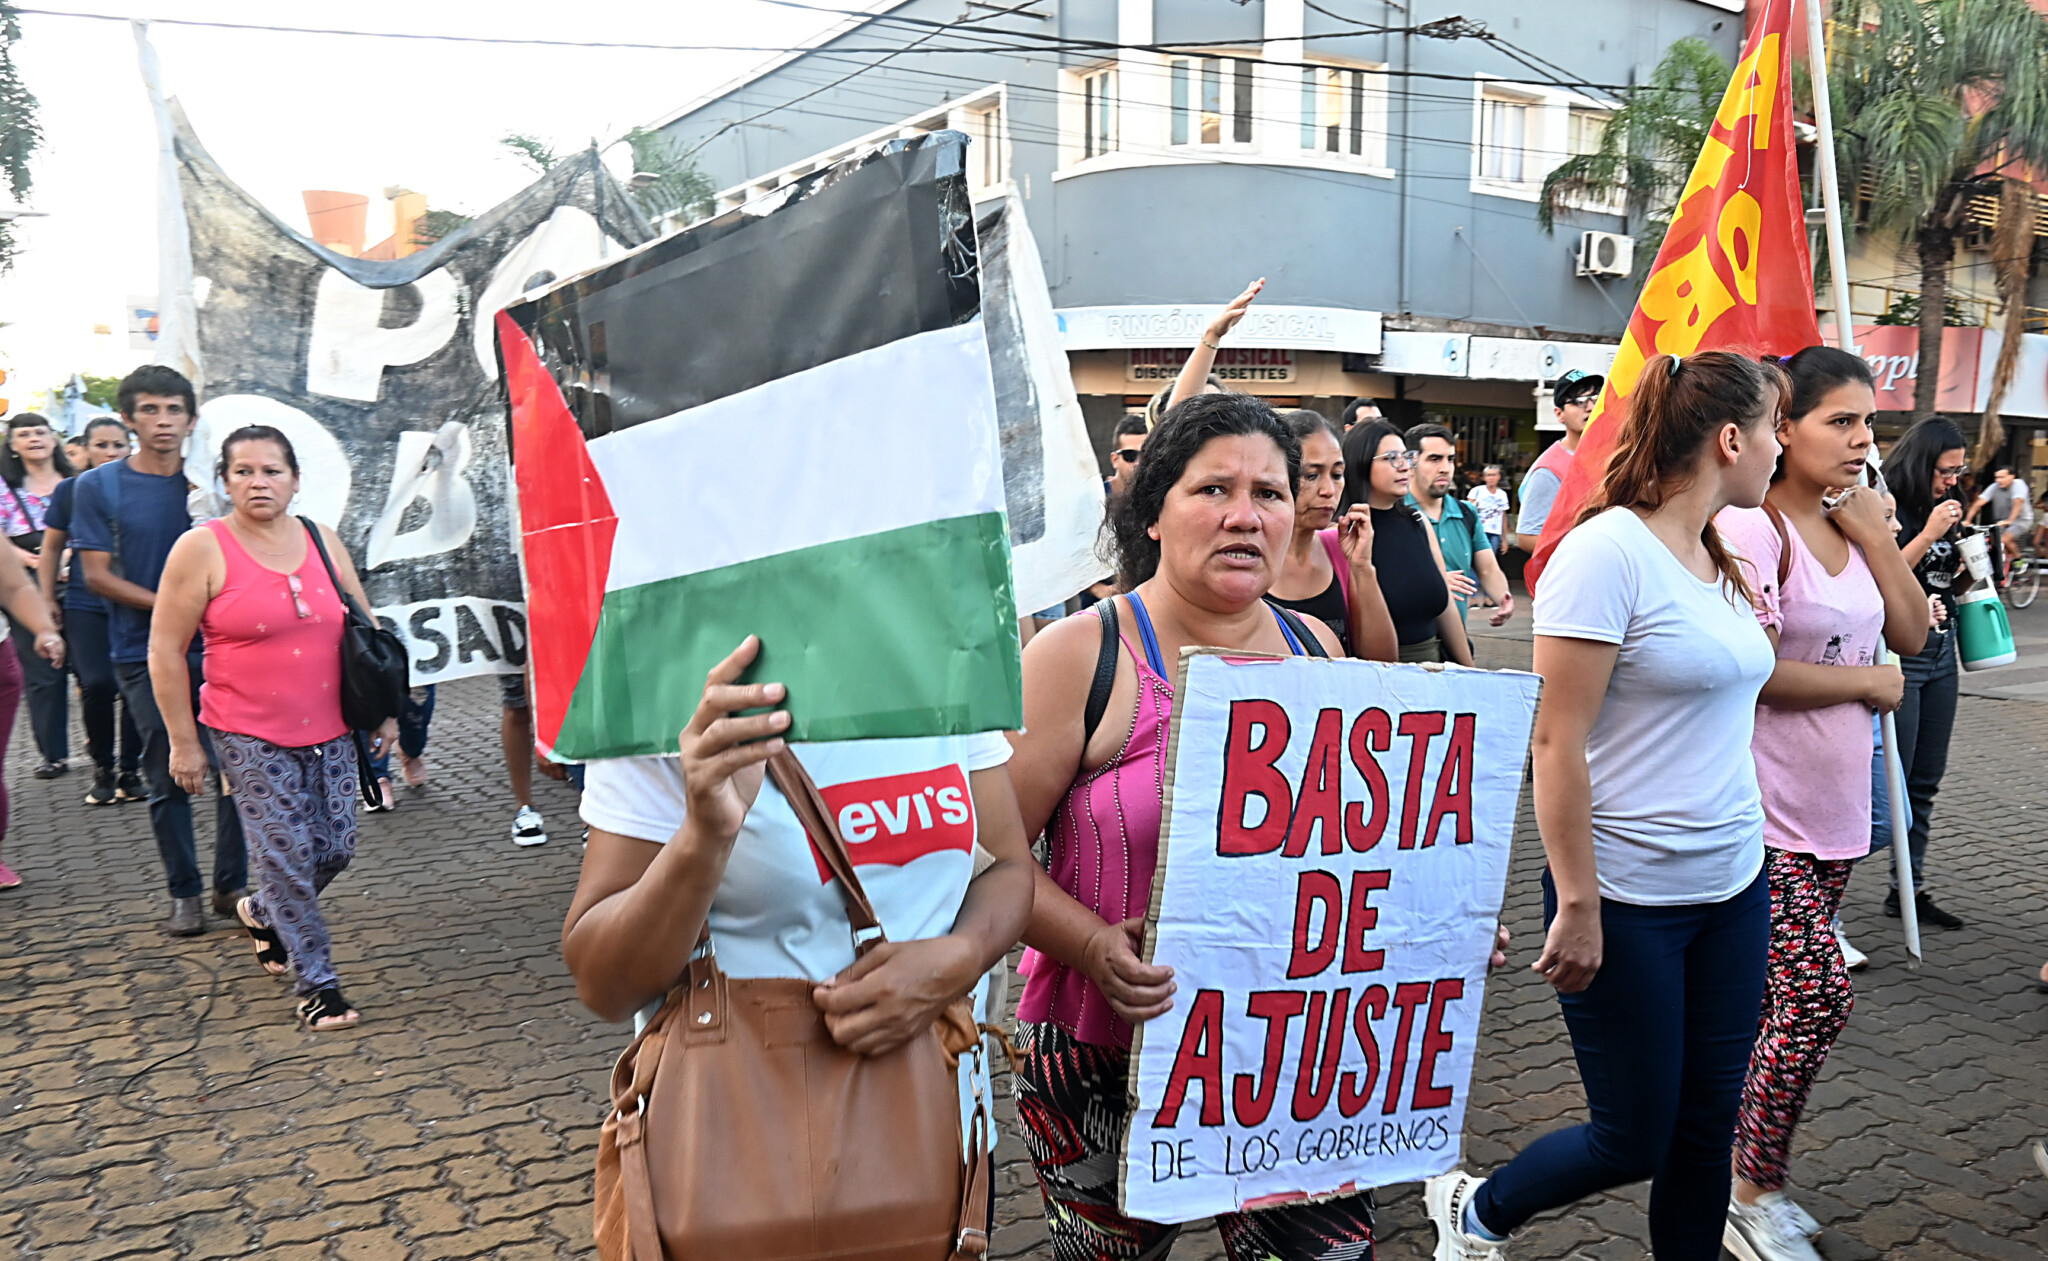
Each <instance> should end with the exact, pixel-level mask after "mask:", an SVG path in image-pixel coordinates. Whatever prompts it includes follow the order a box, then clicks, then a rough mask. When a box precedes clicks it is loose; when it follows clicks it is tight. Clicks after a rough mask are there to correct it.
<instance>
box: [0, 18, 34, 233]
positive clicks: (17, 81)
mask: <svg viewBox="0 0 2048 1261" xmlns="http://www.w3.org/2000/svg"><path fill="white" fill-rule="evenodd" d="M20 39H21V20H20V18H19V17H18V16H16V13H15V8H14V5H13V4H12V3H10V2H9V0H0V175H4V176H5V177H6V179H7V187H8V190H9V191H10V192H12V193H13V195H14V200H15V201H17V202H19V201H23V200H25V199H26V198H27V197H28V191H29V185H30V182H31V180H32V176H31V174H30V171H29V159H30V158H32V157H34V156H35V151H36V150H37V149H38V148H40V147H41V146H42V143H43V128H42V124H41V123H40V122H39V121H37V118H36V113H37V108H38V107H37V105H36V98H35V96H34V95H33V94H32V93H31V92H30V91H29V90H28V88H27V86H26V85H25V84H23V83H22V81H21V72H20V70H19V68H17V67H16V66H15V64H14V45H15V44H16V43H17V42H19V41H20ZM16 248H17V247H16V243H15V240H14V232H13V230H12V225H10V224H7V223H4V222H0V271H6V270H8V269H9V268H11V267H13V266H14V253H15V249H16Z"/></svg>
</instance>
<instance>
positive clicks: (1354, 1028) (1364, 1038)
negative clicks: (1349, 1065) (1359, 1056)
mask: <svg viewBox="0 0 2048 1261" xmlns="http://www.w3.org/2000/svg"><path fill="white" fill-rule="evenodd" d="M1386 1014H1387V987H1386V986H1384V985H1368V986H1366V987H1365V992H1364V993H1362V994H1360V995H1359V996H1358V1006H1357V1007H1355V1008H1353V1009H1352V1012H1351V1032H1352V1033H1353V1034H1354V1035H1355V1036H1356V1037H1357V1039H1358V1049H1359V1050H1360V1051H1362V1052H1364V1053H1365V1080H1364V1081H1360V1080H1359V1079H1358V1074H1357V1073H1350V1072H1347V1073H1345V1074H1344V1075H1343V1076H1342V1077H1341V1078H1339V1079H1338V1081H1337V1111H1338V1112H1339V1113H1341V1114H1343V1115H1344V1116H1347V1117H1355V1116H1357V1115H1358V1114H1359V1113H1361V1112H1363V1111H1365V1105H1366V1104H1368V1103H1371V1102H1372V1088H1373V1084H1374V1083H1375V1082H1377V1081H1379V1079H1380V1043H1379V1039H1378V1038H1375V1037H1374V1036H1373V1033H1372V1022H1373V1021H1375V1020H1380V1019H1383V1018H1385V1016H1386Z"/></svg>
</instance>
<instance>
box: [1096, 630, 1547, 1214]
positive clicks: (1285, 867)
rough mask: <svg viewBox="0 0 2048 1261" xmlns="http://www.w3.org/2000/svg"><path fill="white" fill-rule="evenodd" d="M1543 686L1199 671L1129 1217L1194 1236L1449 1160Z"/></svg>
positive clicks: (1180, 775) (1247, 662)
mask: <svg viewBox="0 0 2048 1261" xmlns="http://www.w3.org/2000/svg"><path fill="white" fill-rule="evenodd" d="M1540 687H1541V680H1539V679H1538V678H1537V677H1536V676H1535V675H1533V674H1522V673H1515V672H1508V671H1499V672H1495V671H1480V670H1458V669H1451V670H1437V669H1432V668H1427V667H1423V666H1411V665H1386V664H1382V663H1379V662H1371V661H1354V660H1341V661H1325V660H1321V659H1317V658H1310V657H1292V658H1286V659H1281V660H1273V659H1264V658H1250V659H1247V658H1244V657H1237V656H1230V657H1226V656H1223V655H1220V654H1218V653H1215V652H1213V651H1209V650H1202V651H1191V652H1189V653H1187V654H1185V655H1184V656H1183V658H1182V668H1181V680H1180V687H1179V691H1178V693H1177V695H1176V699H1175V705H1174V718H1173V747H1172V749H1171V750H1170V751H1169V754H1168V764H1169V766H1170V768H1171V779H1170V781H1169V786H1168V790H1167V811H1168V815H1167V821H1166V824H1165V827H1164V829H1163V830H1162V832H1161V836H1160V845H1159V864H1158V867H1157V869H1156V872H1155V875H1154V877H1153V886H1152V907H1151V912H1150V914H1149V916H1148V919H1147V931H1146V944H1147V953H1148V956H1149V958H1150V961H1151V962H1153V963H1158V964H1165V965H1168V966H1170V967H1172V968H1173V969H1174V970H1175V979H1176V981H1177V983H1178V985H1179V992H1178V993H1177V994H1176V995H1175V998H1174V1006H1173V1009H1172V1010H1171V1011H1169V1012H1167V1013H1166V1014H1165V1015H1163V1016H1161V1017H1159V1018H1157V1019H1155V1020H1151V1021H1148V1022H1146V1023H1145V1024H1143V1025H1140V1026H1139V1027H1138V1030H1137V1035H1136V1039H1135V1041H1134V1043H1133V1047H1132V1058H1133V1065H1132V1071H1131V1088H1132V1091H1133V1095H1134V1100H1133V1102H1134V1104H1135V1107H1134V1109H1133V1111H1132V1114H1131V1123H1130V1128H1129V1131H1128V1133H1127V1134H1126V1137H1125V1143H1124V1153H1123V1168H1122V1170H1121V1171H1120V1178H1119V1200H1120V1206H1121V1208H1122V1209H1123V1211H1124V1212H1125V1213H1127V1214H1130V1215H1132V1216H1134V1217H1140V1218H1145V1219H1148V1220H1151V1221H1164V1222H1184V1221H1192V1220H1194V1219H1196V1218H1200V1217H1207V1216H1210V1215H1212V1214H1215V1213H1220V1212H1228V1211H1232V1210H1237V1209H1246V1208H1260V1207H1267V1206H1270V1205H1273V1204H1277V1203H1282V1202H1285V1201H1287V1200H1290V1199H1299V1198H1305V1197H1310V1196H1318V1195H1329V1194H1342V1193H1348V1192H1352V1191H1358V1190H1364V1189H1366V1188H1369V1187H1375V1186H1383V1185H1386V1184H1387V1183H1392V1182H1404V1181H1410V1180H1413V1179H1416V1178H1421V1177H1425V1176H1427V1175H1430V1174H1435V1173H1441V1172H1443V1171H1444V1170H1445V1169H1448V1168H1450V1167H1451V1166H1452V1164H1453V1163H1455V1161H1456V1160H1457V1157H1458V1150H1459V1142H1460V1136H1461V1134H1462V1131H1463V1128H1464V1119H1465V1104H1466V1095H1467V1092H1468V1088H1469V1086H1470V1083H1471V1079H1472V1052H1473V1046H1474V1043H1475V1041H1476V1040H1477V1034H1478V1029H1479V1012H1480V1005H1481V1001H1482V998H1483V996H1484V993H1485V983H1486V963H1487V958H1488V956H1489V954H1490V953H1491V950H1492V943H1493V937H1494V931H1495V925H1496V923H1497V921H1498V918H1499V914H1500V906H1501V896H1502V893H1503V890H1504V888H1505V885H1506V881H1507V869H1508V851H1509V846H1510V843H1511V841H1512V839H1513V836H1514V826H1515V812H1516V808H1517V804H1518V802H1519V799H1520V795H1521V784H1522V768H1523V765H1524V763H1525V761H1526V759H1527V756H1528V749H1529V733H1530V729H1531V727H1532V725H1533V724H1534V722H1535V716H1536V700H1537V694H1538V691H1539V689H1540Z"/></svg>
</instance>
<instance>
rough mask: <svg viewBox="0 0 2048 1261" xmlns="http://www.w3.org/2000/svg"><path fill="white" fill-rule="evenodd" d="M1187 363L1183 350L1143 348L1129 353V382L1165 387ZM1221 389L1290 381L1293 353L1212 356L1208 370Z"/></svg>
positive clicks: (1232, 351)
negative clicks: (1238, 385) (1230, 386)
mask: <svg viewBox="0 0 2048 1261" xmlns="http://www.w3.org/2000/svg"><path fill="white" fill-rule="evenodd" d="M1187 361H1188V351H1187V350H1186V349H1185V348H1173V347H1164V346H1154V347H1146V348H1144V349H1141V350H1133V351H1132V352H1131V366H1130V379H1131V380H1132V381H1133V382H1138V383H1142V384H1146V385H1165V384H1167V383H1168V382H1170V381H1172V380H1173V379H1174V378H1175V377H1178V376H1179V375H1180V370H1181V365H1182V364H1185V363H1186V362H1187ZM1209 371H1211V372H1212V373H1214V374H1215V375H1216V379H1217V380H1219V381H1221V382H1223V383H1224V384H1225V385H1230V384H1233V383H1244V384H1249V385H1256V384H1271V383H1275V382H1283V381H1292V380H1293V379H1294V352H1293V351H1291V350H1274V349H1269V348H1265V347H1251V346H1225V347H1224V348H1223V349H1221V350H1219V351H1217V352H1216V363H1215V365H1214V366H1213V367H1211V368H1210V369H1209Z"/></svg>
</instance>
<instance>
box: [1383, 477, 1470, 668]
mask: <svg viewBox="0 0 2048 1261" xmlns="http://www.w3.org/2000/svg"><path fill="white" fill-rule="evenodd" d="M1428 528H1429V526H1428V525H1426V524H1425V523H1424V522H1423V520H1422V514H1421V513H1419V512H1417V511H1416V510H1415V509H1413V508H1411V507H1409V506H1408V505H1407V504H1396V505H1394V506H1393V507H1391V508H1374V509H1373V510H1372V567H1373V569H1374V570H1375V571H1376V572H1377V573H1378V574H1379V580H1380V594H1381V595H1383V596H1385V597H1386V600H1387V612H1388V613H1389V614H1390V615H1391V616H1392V617H1393V619H1394V638H1395V639H1397V640H1399V641H1400V642H1402V643H1404V644H1419V643H1421V642H1422V641H1424V640H1426V639H1428V638H1430V637H1431V636H1433V635H1435V634H1436V619H1437V618H1438V617H1439V616H1441V615H1442V613H1443V611H1444V605H1446V604H1447V603H1449V602H1450V598H1451V589H1450V587H1448V586H1446V585H1445V584H1444V572H1443V570H1441V569H1439V568H1438V567H1437V563H1436V556H1435V555H1434V554H1433V553H1432V552H1431V551H1430V550H1429V536H1428V535H1425V534H1424V533H1423V531H1424V530H1427V529H1428Z"/></svg>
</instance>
